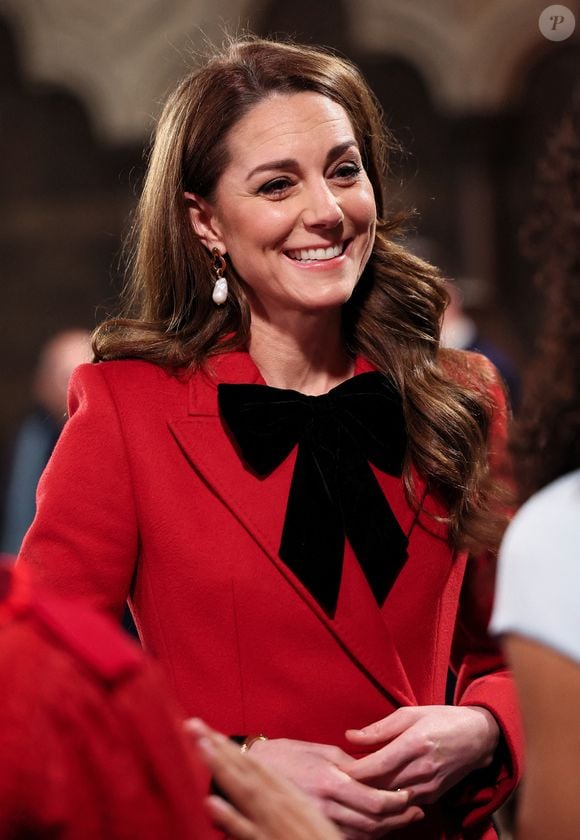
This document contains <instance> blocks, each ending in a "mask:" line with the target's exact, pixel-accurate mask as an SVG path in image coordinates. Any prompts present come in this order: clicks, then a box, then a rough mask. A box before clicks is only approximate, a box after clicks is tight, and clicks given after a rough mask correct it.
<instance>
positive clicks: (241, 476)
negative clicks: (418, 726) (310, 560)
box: [169, 353, 416, 705]
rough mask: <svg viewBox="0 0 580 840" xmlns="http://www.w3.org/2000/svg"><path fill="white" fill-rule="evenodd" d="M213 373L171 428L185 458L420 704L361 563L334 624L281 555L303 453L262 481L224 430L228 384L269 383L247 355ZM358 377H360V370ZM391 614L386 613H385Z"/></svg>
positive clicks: (217, 365) (360, 657)
mask: <svg viewBox="0 0 580 840" xmlns="http://www.w3.org/2000/svg"><path fill="white" fill-rule="evenodd" d="M212 366H213V372H212V371H210V372H207V373H203V374H202V373H199V374H197V375H195V376H194V377H193V378H192V380H191V382H190V385H189V412H190V414H189V416H188V417H187V418H183V419H179V420H173V421H171V422H170V424H169V425H170V428H171V431H172V433H173V435H174V436H175V438H176V440H177V442H178V443H179V445H180V447H181V449H182V451H183V452H184V454H185V456H186V457H187V459H188V460H189V462H190V463H191V465H192V466H193V467H194V469H196V470H197V471H198V472H199V473H200V475H201V476H202V477H203V479H204V481H205V482H206V483H207V484H208V485H209V487H211V489H212V490H213V492H214V493H216V494H217V495H218V496H219V497H220V499H221V500H222V501H223V503H224V504H225V505H226V507H227V508H228V509H229V510H230V512H231V513H232V515H233V516H235V517H236V519H237V520H238V521H239V522H240V524H241V525H242V527H244V528H245V529H246V530H247V531H248V533H249V534H250V535H251V536H252V538H253V539H254V540H255V542H256V543H257V544H258V545H259V546H260V548H261V549H262V550H263V551H264V553H265V554H266V555H267V556H268V558H269V559H270V560H271V562H273V563H274V564H275V566H276V567H277V568H278V570H279V571H280V573H281V575H282V576H283V578H284V579H285V580H286V581H287V582H288V584H290V585H291V586H292V587H293V588H294V589H295V591H296V593H297V595H298V596H299V597H301V598H302V599H303V600H304V601H305V602H306V603H307V604H308V606H309V607H310V608H311V609H312V610H313V612H314V613H315V614H316V615H317V617H318V618H319V619H320V621H321V622H322V623H323V624H324V625H325V626H326V627H327V628H328V630H329V631H330V632H331V633H332V634H333V635H334V636H335V638H336V639H337V640H338V642H339V643H340V644H341V646H342V647H343V648H345V649H346V650H347V651H348V653H349V654H350V656H351V657H353V658H354V659H355V660H356V661H357V662H358V663H359V665H360V666H361V667H362V668H363V669H364V670H365V671H366V672H367V673H368V675H369V677H370V678H371V679H372V680H373V682H375V683H376V684H378V685H379V687H380V688H381V689H382V690H383V691H384V692H385V693H386V694H387V695H389V696H390V697H391V698H392V700H393V703H394V705H412V704H414V703H415V702H416V701H415V698H414V695H413V691H412V688H411V685H410V683H409V680H408V678H407V675H406V673H405V670H404V668H403V665H402V663H401V660H400V658H399V656H398V653H397V649H396V646H395V643H394V640H393V636H392V634H391V631H390V629H389V624H388V618H387V619H385V615H386V613H385V615H383V614H381V610H380V609H379V608H378V607H377V604H376V602H375V600H374V597H373V595H372V592H371V590H370V587H369V586H368V584H367V583H366V580H365V579H364V575H363V574H362V571H361V570H360V567H359V566H358V564H357V563H354V562H348V560H349V556H350V555H352V552H350V549H348V548H347V552H346V553H347V557H346V558H345V567H344V573H343V584H345V586H343V587H342V588H341V590H342V591H341V597H340V600H339V605H338V608H337V612H336V616H335V617H334V618H333V619H331V618H329V617H328V616H327V615H326V613H325V612H324V610H322V609H321V607H320V606H319V604H318V603H317V601H316V600H315V599H314V598H313V597H312V596H311V594H310V592H309V591H308V590H307V589H306V588H305V587H304V586H303V584H302V583H301V581H300V580H299V579H298V578H296V577H295V575H294V574H293V573H292V572H291V571H290V569H289V568H288V567H287V566H286V565H285V564H284V562H283V561H282V560H281V559H280V558H279V556H278V550H279V545H280V538H281V534H282V527H283V523H284V516H285V513H286V502H287V499H288V492H289V488H290V481H291V477H292V472H293V469H294V463H295V459H296V453H295V452H292V453H291V455H290V456H289V457H288V458H287V459H286V461H285V462H284V463H283V464H281V466H280V467H279V468H278V469H277V470H275V471H274V473H273V474H272V475H270V476H268V478H267V479H261V478H260V477H258V476H256V475H255V474H254V473H252V472H251V471H250V470H248V469H247V468H246V467H245V466H244V464H243V462H242V460H241V459H240V457H239V455H238V453H237V452H236V449H235V446H234V443H233V442H232V441H231V440H230V438H229V437H228V434H227V431H226V429H225V428H224V426H223V425H222V422H221V419H220V417H219V413H218V407H217V384H218V383H220V382H231V383H252V384H265V383H264V381H263V379H262V378H261V376H260V374H259V372H258V370H257V369H256V367H255V365H254V364H253V362H252V360H251V358H250V357H249V355H248V354H247V353H230V354H227V355H224V356H223V357H217V358H216V359H215V360H214V361H213V363H212ZM357 372H358V371H357ZM383 612H385V611H383Z"/></svg>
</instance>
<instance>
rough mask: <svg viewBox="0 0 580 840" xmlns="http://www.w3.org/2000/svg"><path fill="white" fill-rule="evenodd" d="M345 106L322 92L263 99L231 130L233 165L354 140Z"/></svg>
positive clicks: (323, 149)
mask: <svg viewBox="0 0 580 840" xmlns="http://www.w3.org/2000/svg"><path fill="white" fill-rule="evenodd" d="M354 138H355V133H354V129H353V127H352V124H351V121H350V119H349V117H348V114H347V113H346V111H345V110H344V108H343V107H342V106H341V105H339V104H338V102H334V100H332V99H329V98H328V97H327V96H322V94H319V93H312V92H304V93H292V94H278V93H276V94H273V95H272V96H269V97H267V98H266V99H262V100H261V101H260V102H258V103H257V104H256V105H254V106H253V108H252V109H251V110H250V111H248V113H247V114H245V115H244V116H243V117H242V118H241V120H239V122H237V123H236V125H234V127H233V128H232V129H231V131H230V134H229V136H228V138H227V146H228V152H229V161H230V165H233V166H235V165H236V164H240V165H248V166H252V165H253V164H256V165H257V164H259V163H260V162H261V161H262V160H264V159H268V160H269V159H271V160H275V159H280V158H287V157H293V158H294V157H300V155H301V154H302V155H303V154H305V153H306V152H308V153H312V154H316V152H317V151H318V152H320V154H321V155H325V154H326V152H327V151H328V150H329V149H330V148H332V147H333V146H335V145H338V144H340V143H344V142H345V141H346V140H349V139H354Z"/></svg>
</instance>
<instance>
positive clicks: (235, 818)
mask: <svg viewBox="0 0 580 840" xmlns="http://www.w3.org/2000/svg"><path fill="white" fill-rule="evenodd" d="M205 806H206V808H207V811H208V813H209V815H210V817H211V819H212V820H213V822H214V823H215V824H216V825H217V826H218V827H219V828H221V829H222V830H223V831H225V833H226V834H229V835H230V836H231V837H235V838H236V840H259V838H260V833H259V831H258V829H257V828H256V826H255V825H254V824H253V823H252V822H251V821H250V820H248V819H246V817H244V816H242V814H240V813H239V812H238V811H236V809H235V808H234V807H233V806H232V805H230V804H229V802H226V801H225V799H222V798H221V796H208V797H207V798H206V800H205Z"/></svg>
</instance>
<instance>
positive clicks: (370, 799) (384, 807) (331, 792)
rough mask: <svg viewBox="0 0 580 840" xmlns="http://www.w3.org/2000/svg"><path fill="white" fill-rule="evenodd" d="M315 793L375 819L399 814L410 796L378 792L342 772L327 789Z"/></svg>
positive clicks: (404, 792) (406, 793)
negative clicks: (375, 817)
mask: <svg viewBox="0 0 580 840" xmlns="http://www.w3.org/2000/svg"><path fill="white" fill-rule="evenodd" d="M339 772H340V771H339ZM317 793H318V795H319V796H320V795H322V797H323V798H325V799H329V800H334V801H336V802H339V803H340V804H342V805H344V806H346V807H348V808H353V809H354V810H356V811H359V812H364V813H367V814H370V815H373V816H377V817H384V816H387V815H389V814H399V813H401V811H404V810H405V808H406V807H407V805H408V803H409V799H410V796H411V794H410V793H409V791H407V790H380V789H378V788H374V787H370V786H369V785H365V784H363V783H362V782H359V781H357V780H356V779H353V778H351V777H350V776H349V775H347V774H346V773H342V772H341V773H340V778H339V779H338V781H337V780H336V778H332V779H331V780H330V781H329V783H328V784H327V789H326V790H322V791H317Z"/></svg>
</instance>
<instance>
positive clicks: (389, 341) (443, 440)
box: [93, 37, 501, 548]
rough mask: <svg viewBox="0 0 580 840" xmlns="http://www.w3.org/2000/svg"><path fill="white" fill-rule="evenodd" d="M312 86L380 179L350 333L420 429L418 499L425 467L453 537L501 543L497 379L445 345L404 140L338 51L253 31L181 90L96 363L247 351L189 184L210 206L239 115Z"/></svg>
mask: <svg viewBox="0 0 580 840" xmlns="http://www.w3.org/2000/svg"><path fill="white" fill-rule="evenodd" d="M304 91H311V92H315V93H319V94H322V95H323V96H326V97H328V98H330V99H332V100H333V101H334V102H337V103H338V104H339V105H341V106H342V107H343V108H344V110H345V111H346V113H347V114H348V116H349V118H350V121H351V123H352V126H353V130H354V133H355V138H356V140H357V143H358V146H359V149H360V152H361V156H362V161H363V165H364V167H365V170H366V172H367V174H368V176H369V179H370V182H371V184H372V186H373V190H374V196H375V200H376V205H377V216H378V222H377V233H376V239H375V243H374V248H373V252H372V255H371V257H370V259H369V262H368V264H367V266H366V268H365V271H364V273H363V275H362V277H361V279H360V281H359V283H358V285H357V288H356V290H355V293H354V294H353V296H352V297H351V299H350V301H349V302H348V303H346V304H345V305H344V308H343V315H344V317H343V327H344V338H345V341H346V344H347V347H348V348H349V350H350V351H351V352H352V353H353V354H357V353H360V354H362V355H363V356H365V357H367V358H368V359H369V360H370V361H371V362H373V363H374V364H375V365H376V367H377V368H378V369H379V370H381V371H383V372H384V373H385V374H387V375H390V376H391V377H393V378H394V380H395V381H396V383H397V385H398V387H399V389H400V392H401V394H402V397H403V402H404V406H405V412H406V419H407V426H408V436H409V447H408V459H407V465H406V467H405V473H404V482H405V489H406V492H407V495H408V498H409V499H410V500H411V501H416V500H414V497H413V481H412V478H411V465H413V466H414V467H415V468H416V469H417V470H418V471H419V472H420V473H421V474H422V475H423V476H425V477H427V479H428V482H429V485H430V488H431V490H433V491H435V492H437V493H438V494H439V495H440V496H441V497H442V498H443V500H444V501H445V503H446V504H447V506H448V510H449V525H450V537H451V541H452V542H453V543H454V544H456V545H466V546H477V547H482V546H483V547H491V548H495V547H496V544H497V535H498V534H499V531H500V528H501V526H500V524H499V514H498V513H497V512H496V507H497V505H496V498H495V495H494V494H495V490H494V489H493V488H492V487H491V485H489V484H487V483H486V482H485V479H486V478H487V475H488V471H489V470H488V453H487V438H488V431H489V425H490V413H491V407H490V405H489V404H488V402H487V400H486V397H485V387H483V386H480V385H470V381H471V380H474V377H473V375H472V374H471V373H470V368H471V367H473V365H470V364H468V363H467V362H466V361H465V360H464V358H463V356H462V355H461V354H458V353H454V352H453V351H442V350H439V332H440V323H441V318H442V315H443V312H444V309H445V306H446V304H447V299H448V298H447V292H446V291H445V287H444V283H443V281H442V280H441V278H440V276H439V274H438V272H437V271H436V269H434V268H433V267H432V266H431V265H429V264H428V263H426V262H424V261H422V260H420V259H418V258H416V257H414V256H413V255H411V254H410V253H409V252H407V251H406V250H405V249H404V248H403V247H402V246H401V245H400V244H398V243H397V241H396V236H397V234H399V233H400V229H401V223H402V219H401V218H400V217H398V216H397V217H393V216H391V217H390V218H388V217H387V213H386V209H385V201H384V195H383V178H384V177H385V175H386V172H387V163H388V154H389V152H390V151H391V150H392V149H393V147H394V146H395V143H394V141H393V139H392V138H391V136H390V135H389V133H388V132H387V131H386V129H385V127H384V125H383V120H382V113H381V109H380V106H379V105H378V102H377V101H376V99H375V97H374V95H373V94H372V92H371V91H370V89H369V87H368V85H367V84H366V82H365V81H364V79H363V78H362V76H361V74H360V72H359V71H358V70H357V68H356V67H354V65H352V64H351V63H350V62H349V61H346V60H344V59H343V58H339V57H337V56H336V55H335V54H333V53H331V52H329V51H325V50H322V49H318V48H312V47H309V46H303V45H298V44H292V43H280V42H275V41H267V40H262V39H258V38H254V37H246V38H243V39H240V40H236V41H233V42H231V43H229V44H228V45H227V47H226V48H225V49H224V50H222V51H221V52H219V53H217V54H215V55H214V56H213V57H212V58H210V59H209V60H208V61H207V62H206V63H205V64H204V65H203V66H202V67H200V68H199V69H196V70H194V71H193V72H192V73H191V74H190V75H189V76H187V77H186V78H185V79H184V80H183V81H182V82H181V83H180V84H179V86H178V87H177V89H176V90H175V91H174V92H173V93H172V94H171V96H170V97H169V99H168V101H167V104H166V105H165V108H164V110H163V113H162V116H161V118H160V120H159V124H158V127H157V132H156V137H155V141H154V145H153V148H152V152H151V156H150V161H149V168H148V174H147V178H146V181H145V185H144V189H143V194H142V197H141V201H140V204H139V208H138V211H137V215H136V219H135V224H134V228H133V232H132V238H131V243H132V250H131V257H130V261H129V277H128V283H127V287H126V306H125V311H124V313H123V317H121V318H114V319H111V320H108V321H106V322H105V323H104V324H102V325H101V326H100V327H99V328H98V329H97V330H96V332H95V335H94V344H93V346H94V352H95V358H96V360H109V359H119V358H139V359H146V360H149V361H151V362H154V363H156V364H159V365H163V366H164V367H167V368H171V369H175V370H181V371H183V369H189V370H192V369H195V368H197V367H198V366H200V365H201V364H203V362H204V361H205V360H206V359H207V358H208V357H209V356H211V355H212V354H217V353H224V352H226V351H228V350H230V349H234V348H242V347H244V346H246V345H247V343H248V338H249V333H250V310H249V307H248V303H247V300H246V295H245V291H244V282H243V280H242V279H241V278H240V277H239V276H238V275H237V274H236V272H235V269H234V267H233V266H231V265H230V266H228V283H229V287H230V295H229V296H228V300H227V303H226V304H225V306H223V307H219V308H218V307H216V306H215V305H214V303H213V302H212V299H211V294H212V289H213V280H212V276H211V272H210V261H209V257H208V253H207V251H206V249H205V247H204V246H203V245H202V243H201V242H200V240H199V239H198V238H197V236H196V235H195V233H194V231H193V228H192V225H191V223H190V220H189V217H188V214H187V208H186V203H185V199H184V192H185V191H190V192H193V193H196V194H197V195H200V196H202V197H204V198H206V199H208V200H211V198H212V196H213V194H214V191H215V188H216V185H217V182H218V180H219V178H220V175H221V173H222V172H223V171H224V168H225V167H226V165H227V163H228V146H227V138H228V135H229V132H231V131H232V130H233V129H234V127H235V125H236V123H237V122H238V121H239V120H240V119H241V117H242V116H244V114H246V113H247V112H248V111H249V110H250V109H251V108H252V107H253V106H254V105H256V104H257V103H258V102H260V101H261V100H263V99H264V98H266V97H268V96H270V95H272V94H274V93H277V94H292V93H297V92H304ZM441 362H444V364H442V363H441ZM477 380H478V377H477V376H476V377H475V382H477ZM486 488H487V489H486Z"/></svg>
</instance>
